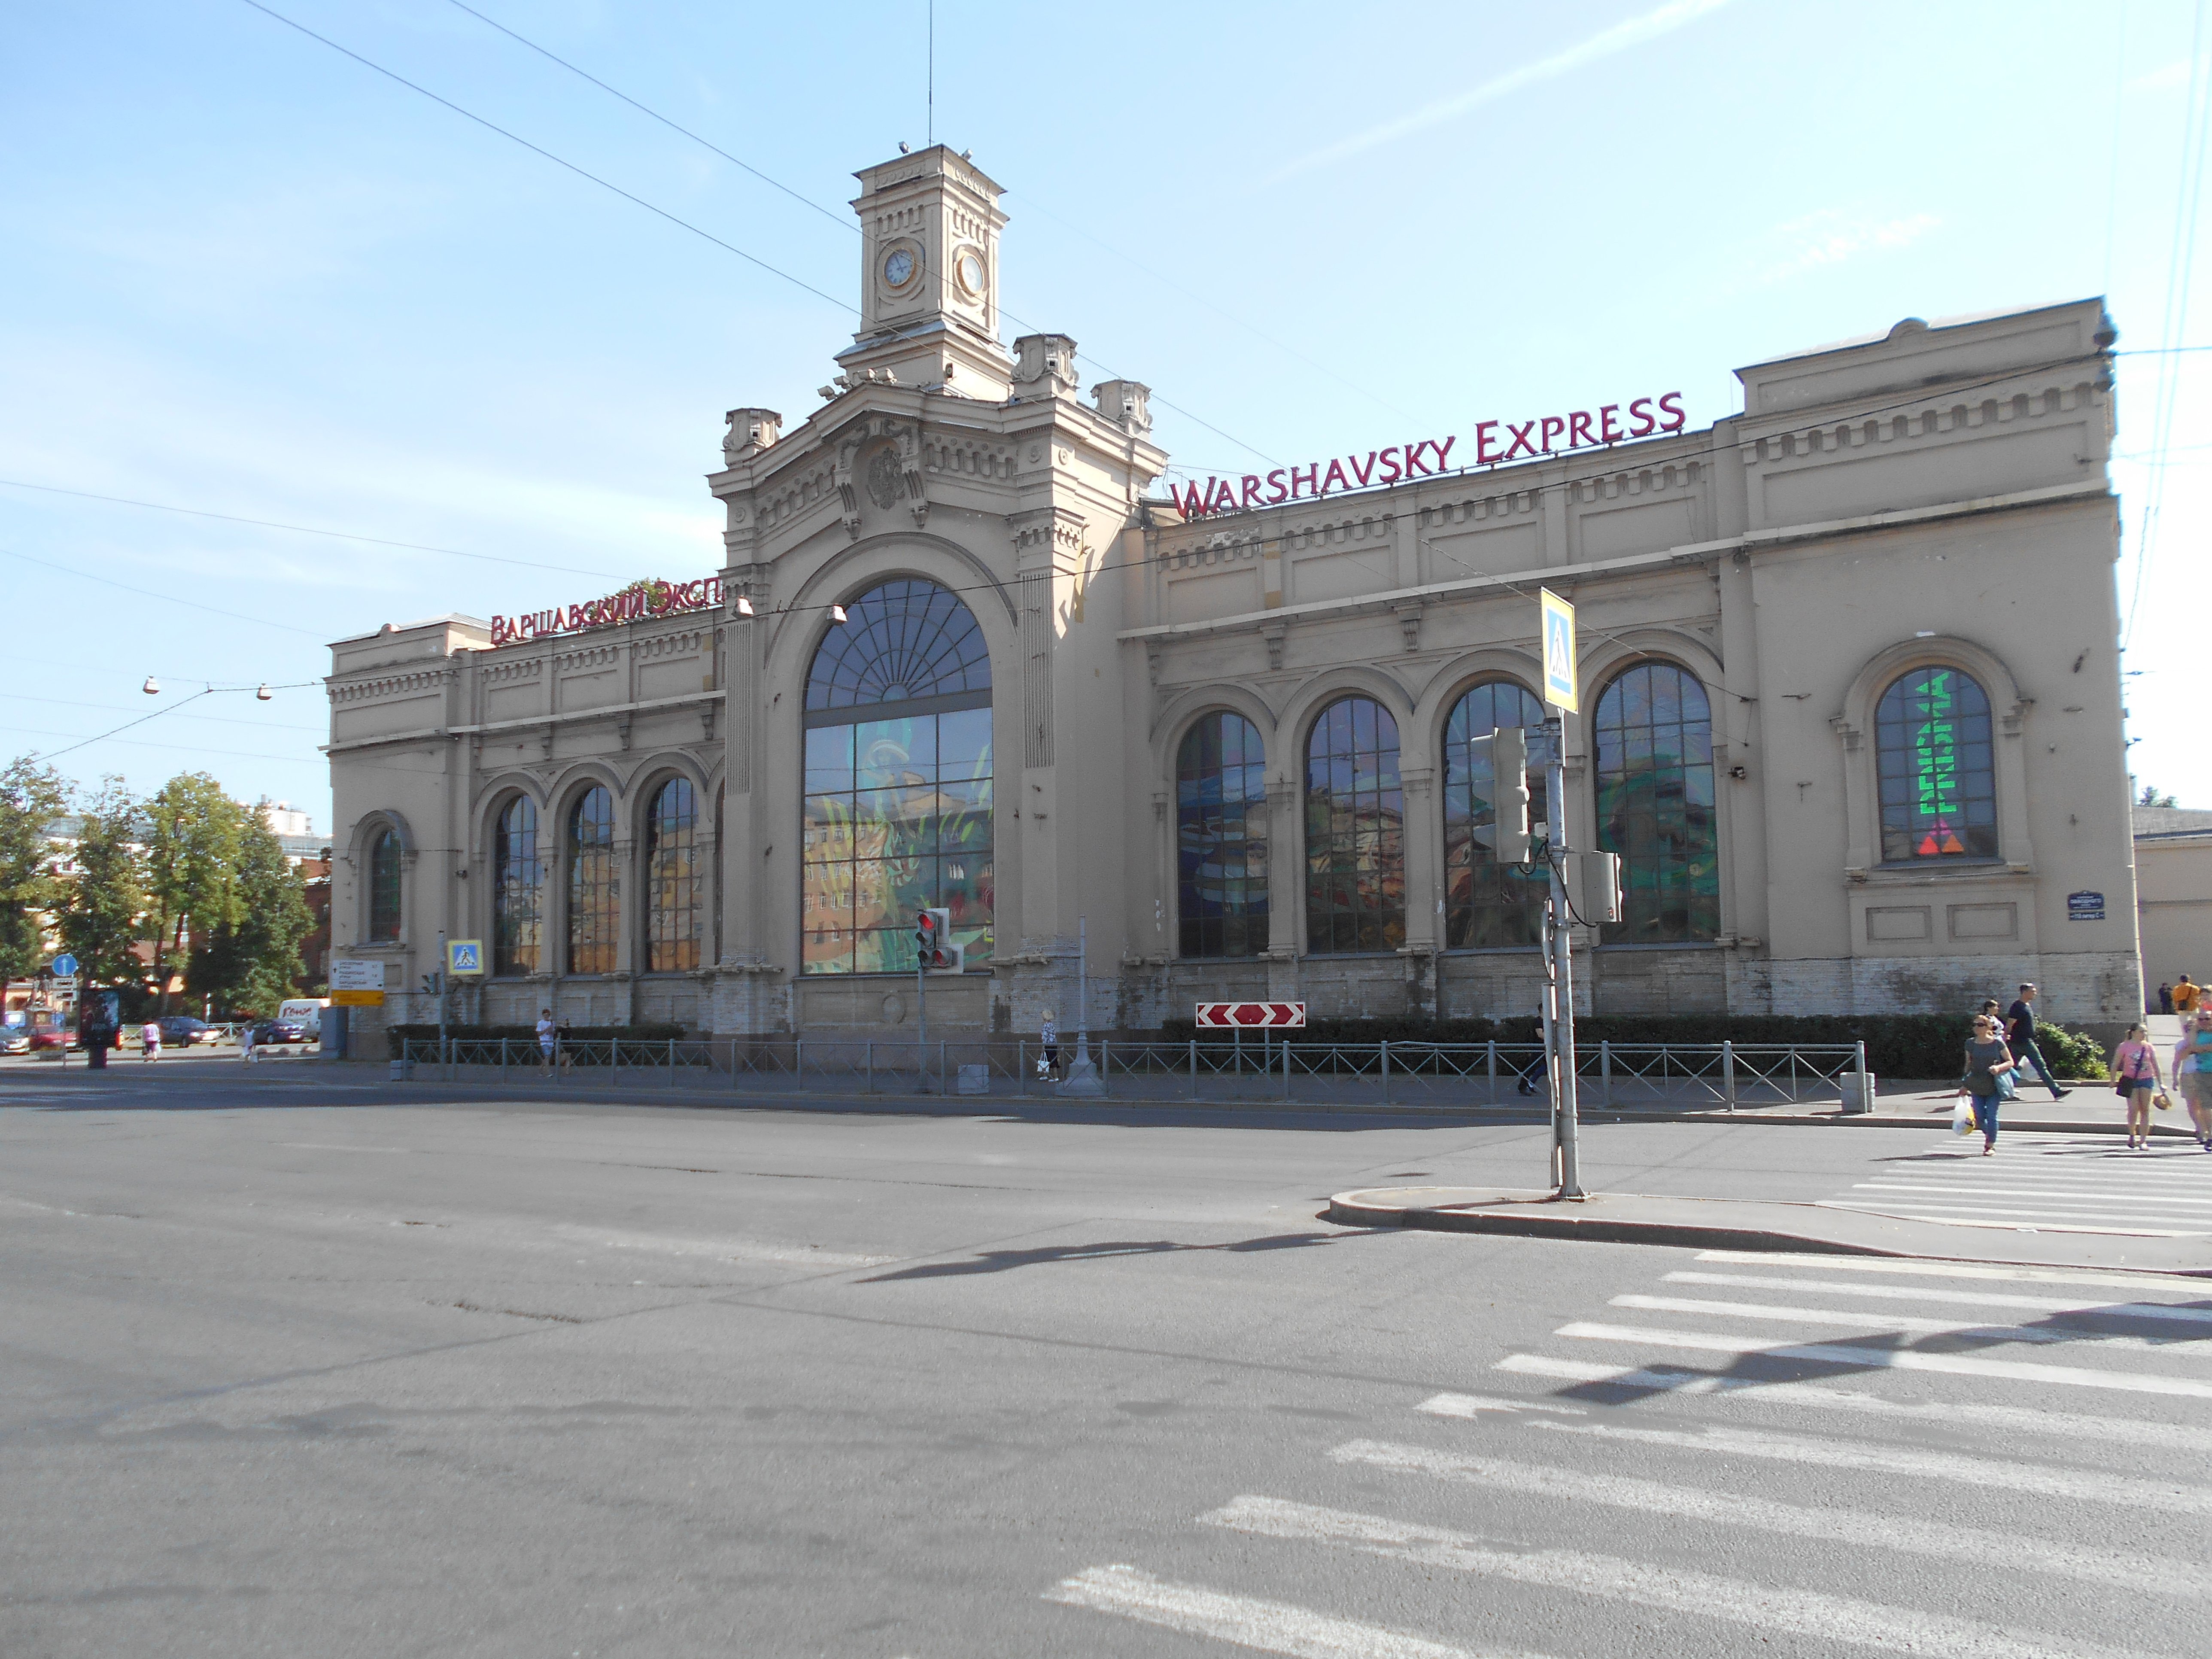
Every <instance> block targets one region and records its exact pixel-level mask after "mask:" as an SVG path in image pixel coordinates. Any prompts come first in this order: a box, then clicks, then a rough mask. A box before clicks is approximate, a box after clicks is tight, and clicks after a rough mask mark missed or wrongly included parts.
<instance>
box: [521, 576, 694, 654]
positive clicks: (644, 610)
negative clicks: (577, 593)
mask: <svg viewBox="0 0 2212 1659" xmlns="http://www.w3.org/2000/svg"><path fill="white" fill-rule="evenodd" d="M721 603H722V579H721V578H720V576H702V577H700V578H699V579H698V580H696V581H688V582H665V581H661V580H658V579H655V580H650V581H641V582H632V583H631V584H630V585H629V586H628V587H625V588H624V589H623V590H622V592H619V593H610V594H609V595H607V597H606V598H605V599H591V600H587V601H586V602H585V603H584V604H582V605H555V606H554V607H553V608H552V609H551V610H550V611H532V612H530V613H529V614H528V615H526V616H520V617H493V618H492V619H491V642H492V645H493V647H495V648H496V647H500V646H502V645H520V644H521V643H522V642H523V641H526V640H544V639H550V638H551V637H552V636H553V635H556V634H580V633H582V632H584V631H586V629H593V628H608V627H611V626H613V625H614V624H615V623H625V622H638V621H641V620H644V619H646V618H648V617H672V616H676V615H678V614H679V613H681V612H683V611H707V610H719V609H720V606H721Z"/></svg>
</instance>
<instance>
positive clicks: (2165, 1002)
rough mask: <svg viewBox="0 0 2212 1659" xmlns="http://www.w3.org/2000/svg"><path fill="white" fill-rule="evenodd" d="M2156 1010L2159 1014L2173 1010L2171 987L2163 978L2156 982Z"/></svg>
mask: <svg viewBox="0 0 2212 1659" xmlns="http://www.w3.org/2000/svg"><path fill="white" fill-rule="evenodd" d="M2158 1011H2159V1012H2160V1013H2161V1014H2170V1013H2172V1012H2173V987H2172V986H2171V985H2169V984H2167V983H2166V981H2164V980H2160V981H2159V982H2158Z"/></svg>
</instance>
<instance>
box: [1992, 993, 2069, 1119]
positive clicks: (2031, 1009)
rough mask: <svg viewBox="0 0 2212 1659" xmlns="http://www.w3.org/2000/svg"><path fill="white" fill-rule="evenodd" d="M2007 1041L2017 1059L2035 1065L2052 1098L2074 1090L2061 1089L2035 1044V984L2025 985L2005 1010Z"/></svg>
mask: <svg viewBox="0 0 2212 1659" xmlns="http://www.w3.org/2000/svg"><path fill="white" fill-rule="evenodd" d="M2005 1042H2007V1043H2008V1045H2009V1046H2010V1047H2011V1048H2012V1057H2013V1058H2014V1059H2015V1060H2026V1061H2027V1063H2028V1064H2029V1065H2031V1066H2034V1067H2035V1074H2036V1076H2038V1077H2039V1078H2041V1079H2043V1086H2044V1087H2045V1088H2046V1089H2048V1090H2050V1091H2051V1098H2052V1099H2053V1100H2063V1099H2065V1098H2066V1097H2067V1096H2068V1095H2069V1094H2072V1093H2073V1092H2074V1091H2072V1090H2071V1089H2062V1088H2060V1087H2059V1086H2058V1079H2056V1078H2054V1077H2052V1076H2051V1068H2050V1067H2049V1066H2046V1065H2045V1064H2044V1063H2043V1051H2042V1050H2041V1049H2040V1048H2037V1047H2036V1046H2035V987H2033V985H2023V986H2021V987H2020V996H2019V997H2018V999H2017V1000H2015V1002H2014V1003H2013V1005H2012V1006H2011V1007H2009V1008H2008V1009H2006V1010H2005Z"/></svg>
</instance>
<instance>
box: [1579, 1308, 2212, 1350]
mask: <svg viewBox="0 0 2212 1659" xmlns="http://www.w3.org/2000/svg"><path fill="white" fill-rule="evenodd" d="M1609 1305H1611V1306H1613V1307H1615V1308H1633V1309H1636V1310H1638V1311H1640V1312H1645V1313H1689V1314H1711V1315H1712V1316H1715V1317H1716V1318H1720V1319H1770V1320H1776V1321H1778V1322H1782V1323H1784V1324H1791V1325H1852V1326H1857V1327H1858V1328H1861V1329H1866V1330H1884V1331H1911V1332H1913V1333H1915V1334H1918V1335H1921V1336H1979V1337H1985V1338H1988V1339H1990V1340H1993V1341H1998V1342H2025V1343H2036V1344H2044V1345H2053V1344H2063V1345H2064V1346H2067V1347H2069V1348H2106V1349H2111V1350H2114V1351H2116V1352H2122V1353H2177V1354H2179V1355H2181V1356H2182V1357H2183V1358H2189V1359H2212V1348H2203V1347H2197V1346H2195V1345H2196V1344H2197V1343H2200V1342H2203V1341H2206V1340H2208V1339H2207V1338H2206V1337H2202V1336H2187V1337H2183V1336H2174V1337H2168V1338H2165V1339H2163V1340H2161V1339H2159V1338H2155V1337H2148V1336H2094V1335H2091V1334H2088V1333H2087V1332H2075V1331H2065V1330H2059V1329H2056V1328H2051V1327H2048V1326H2041V1325H1992V1324H1989V1323H1987V1322H1977V1321H1973V1320H1958V1319H1922V1318H1919V1317H1917V1316H1914V1315H1911V1314H1899V1313H1890V1312H1888V1311H1887V1310H1882V1309H1869V1310H1866V1311H1864V1312H1861V1311H1859V1310H1856V1309H1831V1308H1778V1307H1775V1306H1773V1305H1772V1304H1770V1303H1762V1302H1707V1301H1704V1300H1702V1299H1700V1298H1699V1297H1691V1296H1616V1297H1613V1300H1612V1302H1611V1304H1609Z"/></svg>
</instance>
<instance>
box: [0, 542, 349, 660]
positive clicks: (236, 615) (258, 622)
mask: <svg viewBox="0 0 2212 1659" xmlns="http://www.w3.org/2000/svg"><path fill="white" fill-rule="evenodd" d="M0 557H6V558H10V559H21V561H22V562H24V563H25V564H34V565H37V566H38V567H39V568H40V569H41V570H57V571H59V572H60V573H61V574H63V575H64V576H76V577H82V576H83V575H84V574H85V573H84V572H83V571H82V570H72V569H70V567H69V566H67V565H65V564H55V563H54V562H52V561H51V560H47V559H34V558H33V557H32V556H30V555H29V554H27V553H18V552H16V551H15V549H13V548H11V547H0ZM132 591H133V592H136V593H137V594H138V595H140V596H141V597H142V598H145V599H159V600H161V603H162V604H163V605H182V606H184V607H185V609H186V610H187V611H206V612H207V613H208V614H209V615H210V616H211V617H229V618H230V619H231V620H232V621H233V622H245V623H253V624H254V625H255V626H256V627H257V628H276V629H283V631H284V632H285V633H287V634H304V635H307V637H308V638H309V639H311V640H320V639H321V638H322V637H323V636H322V633H321V630H319V629H313V628H295V627H294V626H293V625H292V624H291V623H280V622H271V621H270V620H269V619H268V618H267V617H249V616H246V615H245V614H244V613H243V612H240V611H225V610H223V609H222V608H221V607H220V606H217V605H202V604H201V603H200V602H199V601H198V600H197V599H178V598H176V597H175V596H174V595H173V594H168V593H152V592H147V590H145V589H144V588H133V590H132Z"/></svg>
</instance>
